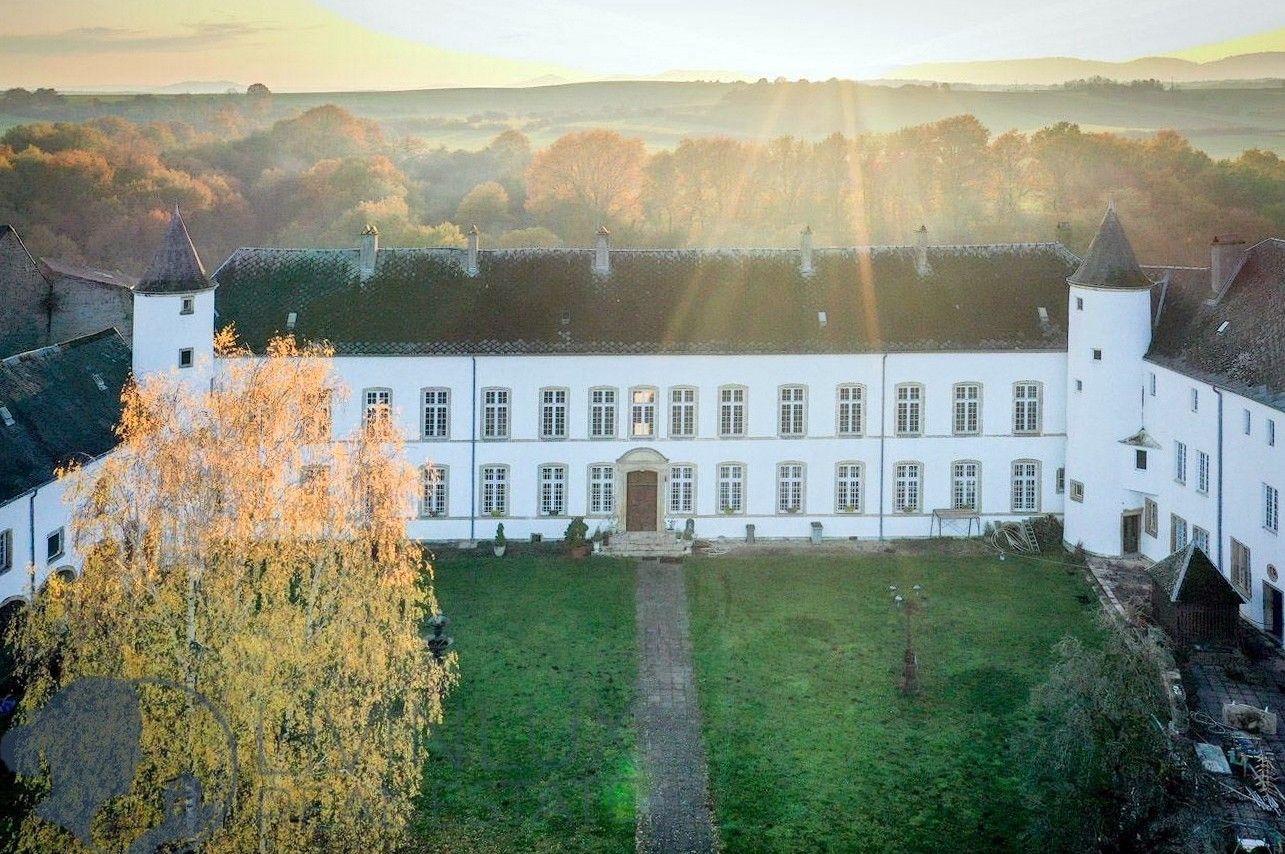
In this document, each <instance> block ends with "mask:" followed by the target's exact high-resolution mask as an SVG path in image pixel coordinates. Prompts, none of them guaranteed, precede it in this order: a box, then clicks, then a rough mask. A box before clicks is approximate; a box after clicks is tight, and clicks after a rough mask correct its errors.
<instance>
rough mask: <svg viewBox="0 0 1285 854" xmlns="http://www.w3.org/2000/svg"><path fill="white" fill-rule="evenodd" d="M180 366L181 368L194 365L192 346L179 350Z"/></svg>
mask: <svg viewBox="0 0 1285 854" xmlns="http://www.w3.org/2000/svg"><path fill="white" fill-rule="evenodd" d="M178 366H179V367H180V368H190V367H192V348H191V347H184V348H183V349H182V350H179V351H178Z"/></svg>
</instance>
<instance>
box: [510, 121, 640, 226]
mask: <svg viewBox="0 0 1285 854" xmlns="http://www.w3.org/2000/svg"><path fill="white" fill-rule="evenodd" d="M645 161H646V152H645V151H644V150H643V143H642V140H640V139H627V138H625V137H623V136H621V135H620V134H618V133H616V132H615V131H611V130H590V131H582V132H580V133H570V134H567V135H566V136H563V137H560V138H559V139H558V140H557V141H556V142H554V143H553V145H551V146H549V147H548V148H546V149H543V150H542V151H540V152H538V153H537V154H536V155H535V158H534V159H533V160H532V161H531V165H530V167H528V168H527V173H526V180H527V202H526V204H527V208H528V209H529V210H531V211H534V212H536V213H542V214H545V215H547V216H550V217H551V218H554V219H553V221H552V222H551V223H549V224H551V225H553V226H554V230H555V231H559V232H560V233H561V234H562V235H563V236H564V237H576V236H579V234H580V233H583V234H584V235H586V237H585V239H586V240H587V239H588V237H587V235H590V234H592V228H594V227H596V226H597V225H600V224H602V223H604V222H615V223H628V222H632V221H634V220H635V219H637V218H638V216H639V214H640V213H641V208H640V205H639V197H640V194H641V192H642V184H643V172H642V169H643V163H644V162H645Z"/></svg>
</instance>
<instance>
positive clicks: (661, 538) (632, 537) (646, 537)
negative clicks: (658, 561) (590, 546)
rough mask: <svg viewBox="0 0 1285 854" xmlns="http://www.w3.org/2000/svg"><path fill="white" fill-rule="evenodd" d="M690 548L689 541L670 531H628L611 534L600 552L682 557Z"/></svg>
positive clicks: (634, 555) (612, 554)
mask: <svg viewBox="0 0 1285 854" xmlns="http://www.w3.org/2000/svg"><path fill="white" fill-rule="evenodd" d="M691 550H692V544H691V543H690V542H687V541H686V540H681V539H679V538H677V537H675V536H674V534H673V532H671V531H629V532H626V533H623V534H615V535H613V536H612V537H611V540H610V541H609V542H608V544H607V547H606V548H605V549H603V550H602V553H603V554H605V555H611V556H615V557H637V558H661V557H682V556H684V555H687V554H690V553H691Z"/></svg>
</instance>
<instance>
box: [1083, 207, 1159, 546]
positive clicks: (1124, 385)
mask: <svg viewBox="0 0 1285 854" xmlns="http://www.w3.org/2000/svg"><path fill="white" fill-rule="evenodd" d="M1067 284H1068V285H1069V286H1070V294H1069V300H1070V306H1069V311H1068V318H1069V321H1068V324H1067V354H1066V362H1067V372H1066V393H1067V405H1066V482H1067V487H1066V493H1067V494H1066V517H1065V523H1066V530H1065V538H1066V542H1067V544H1068V545H1071V546H1075V545H1076V544H1082V545H1083V546H1084V548H1085V549H1086V550H1087V551H1089V552H1092V553H1094V554H1100V555H1120V554H1124V553H1125V552H1126V551H1136V550H1137V548H1138V544H1137V541H1136V536H1137V535H1140V534H1141V531H1138V530H1136V529H1134V530H1130V529H1131V528H1132V526H1134V525H1138V524H1140V519H1138V518H1137V517H1136V516H1135V515H1134V514H1133V512H1132V511H1136V510H1137V509H1138V508H1139V507H1141V506H1142V497H1141V495H1140V494H1138V493H1136V492H1133V491H1132V490H1130V489H1128V488H1127V486H1126V484H1130V483H1132V482H1131V481H1128V480H1126V474H1127V471H1128V470H1127V469H1126V467H1125V463H1126V456H1127V451H1128V449H1127V448H1126V446H1123V445H1121V441H1122V440H1124V439H1127V438H1129V437H1130V436H1133V435H1135V434H1136V433H1138V431H1139V430H1140V429H1141V427H1142V359H1143V356H1145V355H1146V352H1147V348H1148V347H1149V346H1150V344H1151V286H1152V283H1151V280H1150V279H1148V278H1147V276H1146V274H1145V273H1143V272H1142V268H1141V267H1139V266H1138V261H1137V259H1136V258H1135V257H1134V254H1133V247H1132V246H1130V245H1129V239H1128V238H1127V237H1126V236H1125V233H1124V228H1123V226H1121V225H1120V220H1119V218H1118V217H1117V216H1116V212H1115V206H1114V205H1108V206H1107V211H1106V215H1105V216H1103V217H1102V224H1101V225H1099V226H1098V232H1097V234H1096V235H1095V236H1094V238H1093V242H1092V243H1091V244H1089V251H1088V252H1087V253H1086V254H1085V256H1084V260H1083V261H1082V262H1081V263H1080V266H1079V269H1077V270H1076V271H1075V272H1074V273H1073V274H1071V277H1070V278H1068V279H1067Z"/></svg>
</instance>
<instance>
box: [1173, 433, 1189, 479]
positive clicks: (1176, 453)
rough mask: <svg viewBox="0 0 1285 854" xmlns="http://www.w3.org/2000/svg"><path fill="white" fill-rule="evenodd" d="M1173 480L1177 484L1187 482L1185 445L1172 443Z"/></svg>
mask: <svg viewBox="0 0 1285 854" xmlns="http://www.w3.org/2000/svg"><path fill="white" fill-rule="evenodd" d="M1173 479H1174V481H1176V482H1177V483H1182V484H1185V483H1186V482H1187V443H1186V442H1177V441H1175V442H1174V443H1173Z"/></svg>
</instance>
